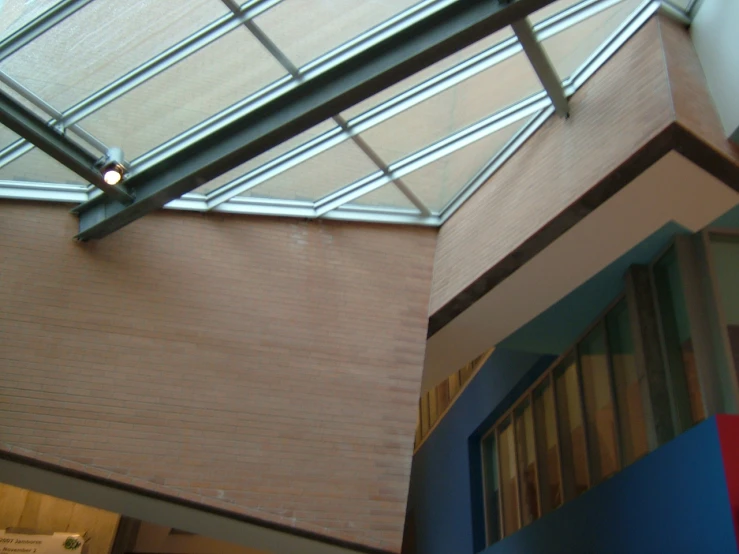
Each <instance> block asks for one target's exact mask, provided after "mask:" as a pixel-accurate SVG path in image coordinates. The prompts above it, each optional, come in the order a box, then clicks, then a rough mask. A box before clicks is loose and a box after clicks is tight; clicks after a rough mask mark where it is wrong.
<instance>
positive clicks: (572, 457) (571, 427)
mask: <svg viewBox="0 0 739 554" xmlns="http://www.w3.org/2000/svg"><path fill="white" fill-rule="evenodd" d="M554 390H555V395H556V398H557V413H558V416H559V437H560V442H561V445H562V473H563V485H564V491H565V499H566V500H571V499H572V498H575V497H576V496H579V495H580V494H582V493H583V492H585V491H586V490H588V486H589V482H590V475H589V472H588V452H587V447H586V442H585V425H584V422H583V417H582V406H581V403H580V387H579V383H578V377H577V365H576V364H575V360H574V358H572V357H570V358H569V359H566V360H565V361H564V362H563V363H562V364H560V366H559V367H557V368H556V369H555V370H554Z"/></svg>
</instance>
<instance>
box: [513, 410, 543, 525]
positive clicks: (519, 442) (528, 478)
mask: <svg viewBox="0 0 739 554" xmlns="http://www.w3.org/2000/svg"><path fill="white" fill-rule="evenodd" d="M515 424H516V457H517V460H518V475H519V479H520V483H521V485H520V486H521V523H522V525H528V524H529V523H531V522H532V521H534V520H536V519H538V517H539V515H540V513H539V479H538V475H537V471H536V443H535V442H534V441H535V438H534V415H533V412H532V410H531V403H530V402H529V400H526V401H524V402H523V404H522V405H521V406H520V407H519V408H518V409H517V410H516V414H515Z"/></svg>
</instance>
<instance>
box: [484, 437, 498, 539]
mask: <svg viewBox="0 0 739 554" xmlns="http://www.w3.org/2000/svg"><path fill="white" fill-rule="evenodd" d="M482 472H483V473H482V474H483V481H484V483H485V527H486V529H485V531H486V534H487V543H488V544H493V543H494V542H497V541H498V540H500V504H499V502H500V490H499V484H498V452H497V448H496V445H495V433H491V434H490V435H489V436H488V437H487V438H486V439H484V440H483V441H482Z"/></svg>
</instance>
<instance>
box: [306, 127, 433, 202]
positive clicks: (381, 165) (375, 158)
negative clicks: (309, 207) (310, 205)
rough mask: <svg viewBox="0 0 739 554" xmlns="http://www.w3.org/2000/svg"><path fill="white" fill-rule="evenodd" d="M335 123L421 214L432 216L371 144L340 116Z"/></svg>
mask: <svg viewBox="0 0 739 554" xmlns="http://www.w3.org/2000/svg"><path fill="white" fill-rule="evenodd" d="M334 121H336V123H337V124H338V125H339V126H340V127H341V128H342V129H344V132H345V133H347V134H348V135H349V136H350V137H351V140H352V141H353V142H354V144H356V145H357V147H359V149H360V150H361V151H362V152H364V154H365V155H366V156H367V157H368V158H369V159H370V160H371V161H372V163H374V164H375V165H376V166H377V168H378V169H379V170H380V171H382V173H383V174H384V175H385V176H386V177H387V178H388V179H390V180H391V181H392V182H393V184H394V185H395V186H396V187H397V188H398V189H399V190H400V192H402V193H403V194H404V195H405V197H406V198H408V200H410V202H411V203H412V204H413V205H414V206H416V208H418V209H419V211H420V212H421V214H423V215H424V216H428V215H431V210H429V209H428V208H427V207H426V205H425V204H424V203H423V202H422V201H421V199H420V198H418V196H416V194H415V193H414V192H413V191H412V190H411V189H410V188H409V187H408V186H407V185H406V184H405V183H404V182H403V181H401V180H400V177H398V176H397V175H395V174H394V173H393V172H392V171H390V169H389V168H388V166H387V164H386V163H385V161H384V160H383V159H382V158H381V157H380V156H379V155H378V154H377V152H375V151H374V149H373V148H372V147H371V146H370V145H369V144H367V142H366V141H365V140H364V139H363V138H362V137H360V136H359V135H357V134H356V133H352V132H351V131H350V129H349V125H348V124H347V122H346V120H345V119H344V118H343V117H341V116H340V115H336V116H334ZM317 211H319V210H317Z"/></svg>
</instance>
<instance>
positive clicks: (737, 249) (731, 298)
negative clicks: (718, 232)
mask: <svg viewBox="0 0 739 554" xmlns="http://www.w3.org/2000/svg"><path fill="white" fill-rule="evenodd" d="M711 253H712V254H713V267H714V270H715V272H716V281H717V284H718V296H719V298H718V302H719V304H720V306H721V311H722V312H723V314H722V315H723V318H724V322H725V323H726V332H727V334H728V336H729V343H730V345H731V354H732V358H733V361H734V368H735V371H736V368H739V289H737V283H739V239H737V238H736V237H730V236H715V235H712V236H711Z"/></svg>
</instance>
